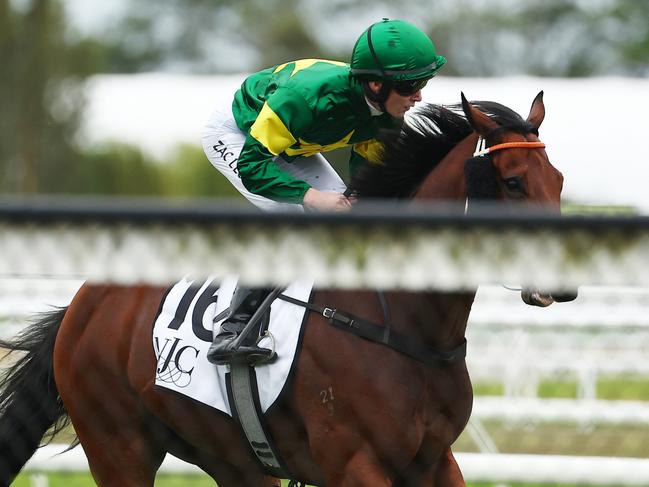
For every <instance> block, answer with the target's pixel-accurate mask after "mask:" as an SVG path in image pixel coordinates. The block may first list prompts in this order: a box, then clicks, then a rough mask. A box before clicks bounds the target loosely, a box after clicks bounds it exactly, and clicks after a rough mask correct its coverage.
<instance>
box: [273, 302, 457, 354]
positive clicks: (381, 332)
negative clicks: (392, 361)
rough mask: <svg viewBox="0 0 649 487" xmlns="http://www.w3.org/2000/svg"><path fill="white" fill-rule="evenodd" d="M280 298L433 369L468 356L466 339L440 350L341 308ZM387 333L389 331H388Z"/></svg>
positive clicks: (342, 328) (337, 326)
mask: <svg viewBox="0 0 649 487" xmlns="http://www.w3.org/2000/svg"><path fill="white" fill-rule="evenodd" d="M278 298H279V299H281V300H283V301H287V302H289V303H292V304H296V305H298V306H303V307H305V308H306V309H308V310H311V311H316V312H317V313H319V314H321V315H322V316H324V317H325V318H327V319H328V320H329V322H330V323H331V324H332V325H333V326H335V327H336V328H339V329H341V330H345V331H348V332H350V333H353V334H354V335H357V336H359V337H361V338H365V339H367V340H370V341H372V342H375V343H381V344H383V345H385V346H387V347H390V348H392V349H393V350H396V351H397V352H399V353H402V354H404V355H407V356H409V357H411V358H414V359H415V360H418V361H420V362H422V363H424V364H426V365H429V366H440V365H449V364H451V363H453V362H455V361H457V360H460V359H463V358H465V357H466V339H464V340H462V343H461V344H460V345H458V346H457V347H455V348H454V349H453V350H448V351H446V350H438V349H436V348H433V347H430V346H428V345H425V344H423V343H421V342H420V341H419V340H416V339H414V338H411V337H409V336H406V335H403V334H401V333H398V332H396V331H393V330H392V329H391V327H389V326H385V327H384V326H379V325H376V324H374V323H371V322H369V321H366V320H364V319H362V318H358V317H356V316H354V315H351V314H349V313H345V312H343V311H339V310H337V309H332V308H325V307H322V306H318V305H315V304H312V303H307V302H305V301H301V300H299V299H295V298H292V297H290V296H286V295H285V294H280V295H279V296H278ZM386 330H387V331H386Z"/></svg>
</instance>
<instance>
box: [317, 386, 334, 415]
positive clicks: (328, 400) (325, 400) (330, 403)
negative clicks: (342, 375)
mask: <svg viewBox="0 0 649 487" xmlns="http://www.w3.org/2000/svg"><path fill="white" fill-rule="evenodd" d="M320 397H321V398H322V404H324V405H326V406H327V409H328V410H329V414H330V415H331V416H333V415H334V410H335V408H334V388H333V387H331V386H329V387H327V388H326V389H324V390H322V391H320Z"/></svg>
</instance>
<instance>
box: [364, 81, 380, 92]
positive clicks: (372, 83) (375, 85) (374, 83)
mask: <svg viewBox="0 0 649 487" xmlns="http://www.w3.org/2000/svg"><path fill="white" fill-rule="evenodd" d="M367 86H369V87H370V90H372V92H373V93H376V94H378V93H379V91H381V87H382V86H383V83H381V82H380V81H374V80H373V81H368V82H367Z"/></svg>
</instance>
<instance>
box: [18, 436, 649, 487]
mask: <svg viewBox="0 0 649 487" xmlns="http://www.w3.org/2000/svg"><path fill="white" fill-rule="evenodd" d="M63 450H65V445H48V446H46V447H43V448H41V449H40V450H39V451H37V452H36V454H35V455H34V456H33V457H32V459H31V460H30V461H29V462H28V463H27V465H26V467H25V472H27V473H30V474H38V473H47V472H85V471H87V470H88V461H87V459H86V456H85V454H84V453H83V450H82V449H81V448H79V447H77V448H75V449H74V450H72V451H69V452H65V453H61V454H59V453H60V452H62V451H63ZM455 456H456V459H457V461H458V464H459V465H460V468H461V469H462V473H463V475H464V478H465V480H467V481H470V482H529V483H534V482H536V483H559V482H561V483H562V484H586V485H616V486H646V485H647V484H649V460H646V459H641V458H603V457H571V456H558V455H521V454H516V455H508V454H484V453H457V454H455ZM160 472H161V473H180V474H189V475H199V474H201V471H200V470H199V469H198V468H197V467H196V466H194V465H191V464H188V463H185V462H183V461H182V460H179V459H177V458H175V457H173V456H171V455H167V457H166V458H165V461H164V462H163V464H162V467H161V468H160Z"/></svg>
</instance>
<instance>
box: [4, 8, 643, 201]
mask: <svg viewBox="0 0 649 487" xmlns="http://www.w3.org/2000/svg"><path fill="white" fill-rule="evenodd" d="M382 17H391V18H403V19H406V20H409V21H411V22H413V23H415V24H416V25H418V26H419V27H421V28H422V29H424V30H425V31H426V32H427V33H428V34H430V36H431V38H432V39H433V40H434V42H435V43H436V45H437V49H438V51H439V52H440V53H442V54H444V55H445V56H446V57H447V58H448V60H449V62H448V64H447V66H446V67H445V68H444V70H443V72H442V74H441V75H440V76H439V77H438V78H436V79H435V80H434V81H433V82H431V83H429V85H428V86H427V87H426V89H425V92H424V98H425V101H430V102H437V103H457V102H459V99H460V91H464V92H465V93H466V95H467V97H468V98H469V99H477V100H478V99H492V100H496V101H499V102H502V103H504V104H505V105H508V106H510V107H511V108H513V109H515V110H516V111H518V112H520V113H521V114H523V115H524V116H525V115H526V114H527V111H528V109H529V106H530V103H531V101H532V99H533V98H534V96H535V95H536V93H537V92H538V91H540V90H544V91H545V101H546V108H547V118H546V122H545V124H544V126H543V128H542V130H541V136H542V139H543V140H544V141H545V142H546V143H547V145H548V149H547V150H548V153H549V155H550V157H551V159H552V160H553V162H554V164H555V165H556V166H557V167H559V169H560V170H562V171H563V172H564V175H565V176H566V186H565V190H564V196H565V197H566V200H567V201H572V202H576V203H588V204H604V205H609V204H614V205H618V206H619V205H621V206H628V207H630V208H634V209H638V210H644V209H646V208H649V192H647V191H646V190H645V182H644V181H645V178H644V177H643V176H645V175H649V174H648V173H647V169H646V166H647V163H646V156H645V149H644V137H645V135H644V134H645V131H646V128H647V121H646V117H643V113H645V112H647V111H648V110H649V81H648V80H647V75H648V74H649V23H647V21H646V19H647V18H649V2H647V1H644V0H640V1H638V0H547V1H544V2H532V1H515V0H404V1H402V2H399V5H398V6H396V5H394V4H393V3H392V2H390V1H388V0H371V1H370V0H354V1H349V0H326V1H325V0H267V1H260V0H239V1H237V2H231V1H221V0H184V1H178V0H130V1H128V2H127V1H125V0H113V1H111V2H103V1H100V0H0V65H1V66H2V70H1V71H0V107H1V108H0V164H1V165H2V170H1V171H0V191H1V192H2V193H5V194H23V193H26V194H32V193H85V194H88V193H90V194H128V195H138V194H142V195H161V196H197V195H198V196H235V197H236V196H237V195H236V194H235V193H233V192H232V190H231V189H230V188H229V187H228V185H227V184H225V182H224V180H223V179H222V178H221V177H220V175H218V174H217V172H216V171H215V170H214V169H213V168H212V167H211V166H210V165H209V163H208V162H207V160H206V159H205V158H204V156H203V154H202V150H201V147H200V132H201V127H202V125H203V124H204V122H205V121H206V119H207V118H208V117H209V115H210V113H211V111H212V109H213V107H214V106H215V105H216V103H217V102H218V101H219V100H220V99H222V98H224V97H225V98H230V97H231V96H232V94H233V92H234V91H235V90H236V89H237V87H238V86H239V84H240V83H241V81H242V80H243V78H244V77H245V76H246V74H247V73H250V72H252V71H254V70H256V69H259V68H263V67H267V66H271V65H275V64H279V63H282V62H285V61H287V60H292V59H297V58H302V57H322V58H328V59H336V60H344V61H346V60H348V59H349V56H350V53H351V49H352V47H353V43H354V41H355V39H356V38H357V37H358V35H359V34H360V33H361V32H362V31H363V30H364V29H365V28H366V27H367V26H368V25H369V24H370V23H372V22H374V21H377V20H379V19H380V18H382ZM332 159H333V161H334V163H335V164H336V167H337V168H338V169H339V170H340V172H342V173H343V175H345V174H346V168H345V164H344V163H343V161H344V160H346V155H345V154H344V153H343V154H333V155H332Z"/></svg>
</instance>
